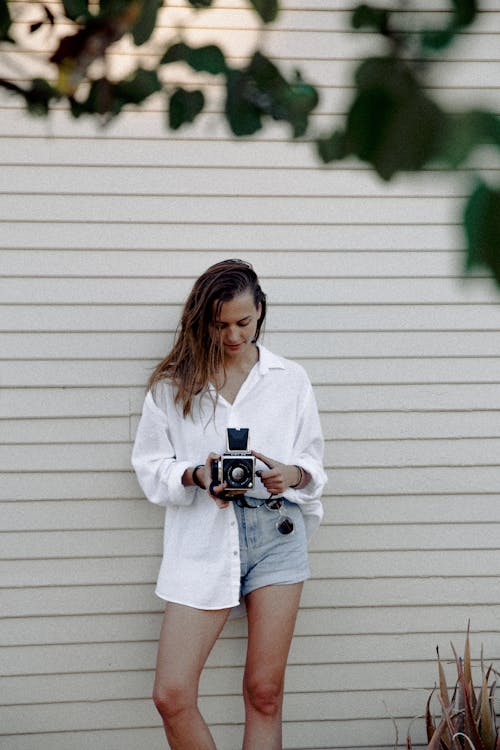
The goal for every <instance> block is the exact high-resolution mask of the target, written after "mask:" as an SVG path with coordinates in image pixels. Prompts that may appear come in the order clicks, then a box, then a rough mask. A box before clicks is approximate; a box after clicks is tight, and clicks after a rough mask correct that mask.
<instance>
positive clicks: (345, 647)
mask: <svg viewBox="0 0 500 750" xmlns="http://www.w3.org/2000/svg"><path fill="white" fill-rule="evenodd" d="M456 635H457V634H456V632H454V633H453V634H451V637H452V638H455V636H456ZM436 638H437V642H438V643H440V642H441V643H445V644H446V646H445V647H444V648H443V650H445V648H447V647H448V643H449V638H450V634H446V633H444V634H439V633H436V634H433V637H431V638H430V637H429V634H426V633H425V634H410V635H396V634H390V635H385V636H384V635H381V634H378V635H376V636H365V637H364V638H363V639H359V638H357V637H351V636H337V637H333V638H332V637H323V636H317V637H311V636H307V637H301V636H296V637H295V638H294V640H293V642H292V647H291V653H290V665H294V664H302V665H304V663H310V664H311V665H313V664H317V663H319V664H330V665H331V666H332V680H333V678H334V675H335V671H334V668H335V665H337V664H349V665H350V664H353V663H358V664H359V663H365V664H370V663H371V664H373V663H377V664H378V663H384V662H389V663H390V662H394V661H399V662H406V663H411V662H415V661H420V657H421V654H425V655H426V658H425V659H424V661H428V662H430V663H431V664H432V667H433V671H434V670H435V668H436V665H435V645H436ZM441 639H442V640H441ZM488 644H489V648H488V655H487V658H488V659H491V660H493V661H494V660H496V659H497V658H498V650H499V645H498V633H494V632H492V633H489V634H488ZM456 645H457V647H458V648H461V643H460V644H459V643H457V644H456ZM358 646H359V650H358V648H357V647H358ZM245 651H246V639H245V638H241V639H240V638H233V639H221V640H219V641H218V642H217V643H216V645H215V647H214V650H213V652H212V654H211V656H210V657H209V661H208V663H207V664H208V666H211V667H213V666H218V667H234V666H239V667H241V666H243V664H244V660H245ZM24 653H25V654H26V657H27V658H28V657H29V658H30V662H31V664H32V665H33V674H45V673H49V674H50V673H52V674H53V673H55V672H57V673H61V674H64V673H68V672H75V671H77V672H82V673H85V672H90V671H101V667H102V671H103V672H109V671H115V670H127V671H128V670H132V669H134V670H135V669H139V670H142V669H148V670H150V669H152V668H153V667H154V664H155V655H156V639H154V640H152V641H150V642H144V643H141V642H137V643H136V642H125V643H115V644H114V645H113V648H110V646H109V644H106V643H95V644H86V643H85V644H64V645H62V646H25V647H24ZM85 654H87V660H86V659H85ZM14 656H15V650H14V649H4V650H3V657H4V664H5V667H4V670H5V671H4V674H5V675H6V676H8V675H18V674H19V672H18V670H19V664H18V663H16V661H15V659H14V658H13V657H14ZM475 658H476V659H478V658H479V654H477V655H476V656H475ZM340 687H341V686H340V684H339V685H338V687H337V689H340ZM391 687H393V686H392V685H391Z"/></svg>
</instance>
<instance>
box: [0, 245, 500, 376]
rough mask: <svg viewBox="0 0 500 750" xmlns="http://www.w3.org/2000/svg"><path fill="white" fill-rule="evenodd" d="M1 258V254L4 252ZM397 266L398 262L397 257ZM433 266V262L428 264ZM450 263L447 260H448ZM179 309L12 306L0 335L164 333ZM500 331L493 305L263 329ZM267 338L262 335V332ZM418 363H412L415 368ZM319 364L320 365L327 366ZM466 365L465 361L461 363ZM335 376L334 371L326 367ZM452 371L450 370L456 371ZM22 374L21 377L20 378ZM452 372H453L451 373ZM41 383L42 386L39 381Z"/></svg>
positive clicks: (294, 309) (290, 314)
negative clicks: (116, 332)
mask: <svg viewBox="0 0 500 750" xmlns="http://www.w3.org/2000/svg"><path fill="white" fill-rule="evenodd" d="M4 254H5V253H4ZM395 261H396V262H397V258H396V259H395ZM431 262H432V260H431ZM446 262H448V263H449V262H450V260H449V259H448V261H446ZM181 312H182V306H181V305H168V304H158V305H116V306H114V305H77V304H75V305H36V304H35V305H29V304H24V305H22V304H21V305H12V306H5V307H4V308H3V309H2V310H1V316H2V317H1V321H0V326H1V330H3V331H12V332H14V331H165V332H166V331H168V332H173V331H174V330H175V328H176V326H177V323H178V320H179V318H180V316H181ZM436 323H439V330H440V331H445V330H450V331H454V330H459V331H467V330H471V331H475V332H479V331H481V332H482V331H485V330H495V331H498V330H500V309H499V307H498V306H494V305H474V306H473V307H471V306H470V305H460V304H456V305H437V304H436V305H415V306H413V307H406V306H404V305H356V304H355V303H354V302H353V304H351V305H337V304H331V305H327V304H325V305H321V306H314V305H295V306H292V305H284V304H282V305H272V307H271V308H270V309H269V310H268V312H267V316H266V326H265V327H266V330H267V331H273V332H275V331H310V330H315V331H322V330H326V331H384V330H390V331H399V330H411V331H419V330H424V331H425V330H435V329H436V327H437V326H436ZM264 335H265V334H264ZM418 361H419V360H418V359H417V358H415V359H414V362H413V364H414V367H416V363H417V362H418ZM329 364H330V363H329V361H328V360H327V361H326V362H325V361H323V362H322V363H321V365H320V366H321V367H328V366H329ZM464 364H465V363H464ZM330 367H331V369H332V372H331V376H332V377H333V375H334V372H335V371H334V369H333V367H332V366H331V365H330ZM454 369H455V368H453V370H454ZM21 374H22V373H19V375H21ZM450 374H451V373H450ZM42 382H44V383H45V382H46V381H45V380H43V381H42Z"/></svg>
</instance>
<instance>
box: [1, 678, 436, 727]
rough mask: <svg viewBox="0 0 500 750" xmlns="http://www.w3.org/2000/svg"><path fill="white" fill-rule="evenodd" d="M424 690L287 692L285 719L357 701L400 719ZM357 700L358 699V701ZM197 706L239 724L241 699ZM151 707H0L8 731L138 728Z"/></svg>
mask: <svg viewBox="0 0 500 750" xmlns="http://www.w3.org/2000/svg"><path fill="white" fill-rule="evenodd" d="M427 697H428V695H427V691H424V690H418V689H415V690H414V691H395V690H393V691H384V690H380V691H379V692H378V693H377V692H369V691H362V692H361V693H360V695H359V696H358V697H357V696H355V695H352V693H350V692H347V691H346V692H340V693H338V692H336V693H333V692H327V691H325V692H324V693H318V692H315V693H303V694H301V695H293V694H288V695H285V701H284V709H283V710H284V717H285V718H284V720H285V722H286V721H287V718H288V719H289V720H293V721H296V722H297V721H310V722H313V721H325V720H333V721H338V720H342V719H346V718H349V717H350V716H351V715H352V712H353V711H354V710H356V709H355V707H356V706H357V705H358V706H359V708H358V710H359V718H360V719H371V718H374V719H380V718H382V717H384V718H385V716H386V712H385V706H387V705H390V706H391V714H392V715H394V716H395V717H399V718H408V717H411V716H412V712H413V711H415V709H416V707H417V706H419V707H420V706H421V705H425V702H426V700H427ZM358 702H359V703H358ZM200 709H201V711H202V713H203V714H204V715H209V716H211V717H213V718H212V721H213V723H215V724H223V723H225V722H224V718H225V717H226V716H227V715H228V713H229V714H230V715H231V716H232V717H234V722H235V723H243V721H244V715H243V712H244V706H243V701H242V699H241V697H240V696H239V695H238V696H234V697H233V696H226V697H225V699H224V700H221V698H220V697H218V696H214V697H205V698H203V699H202V700H201V701H200ZM153 712H155V708H154V706H153V703H152V701H151V699H149V698H148V699H147V698H143V699H130V700H127V701H123V702H121V701H113V700H110V701H105V702H103V703H98V704H97V705H92V704H88V703H83V702H82V703H76V704H73V703H69V702H68V703H67V704H66V711H65V712H64V713H63V714H62V713H61V712H60V711H58V709H57V706H55V705H54V704H50V703H49V704H40V705H39V706H33V708H32V710H31V711H30V713H29V717H27V716H26V711H25V708H24V707H21V706H20V707H13V706H12V707H5V708H3V709H0V720H1V721H2V726H3V727H5V731H6V732H8V733H12V732H14V731H15V730H16V727H19V726H20V725H21V726H23V727H24V731H27V732H43V731H49V730H50V731H54V730H56V731H71V730H81V729H88V728H89V727H94V728H96V729H101V728H107V729H109V728H113V727H115V728H117V727H127V726H128V727H137V726H139V727H140V726H142V725H143V722H145V721H147V722H148V723H151V724H154V723H155V721H157V718H156V715H155V713H156V712H155V713H153Z"/></svg>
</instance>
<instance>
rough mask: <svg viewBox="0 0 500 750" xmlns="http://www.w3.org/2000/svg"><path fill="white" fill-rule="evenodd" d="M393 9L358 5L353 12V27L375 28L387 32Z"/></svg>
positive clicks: (383, 32)
mask: <svg viewBox="0 0 500 750" xmlns="http://www.w3.org/2000/svg"><path fill="white" fill-rule="evenodd" d="M390 15H391V11H390V10H388V9H386V8H373V7H372V6H371V5H366V4H363V5H358V7H357V8H355V9H354V13H353V14H352V19H351V24H352V27H353V29H362V28H369V29H375V31H378V32H379V33H380V34H384V35H385V34H387V31H388V27H389V16H390Z"/></svg>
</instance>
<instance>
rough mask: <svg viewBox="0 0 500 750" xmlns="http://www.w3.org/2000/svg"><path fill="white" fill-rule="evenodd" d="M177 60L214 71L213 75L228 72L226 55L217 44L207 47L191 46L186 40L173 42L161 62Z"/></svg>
mask: <svg viewBox="0 0 500 750" xmlns="http://www.w3.org/2000/svg"><path fill="white" fill-rule="evenodd" d="M176 62H185V63H187V65H189V66H190V67H191V68H192V69H193V70H196V71H198V72H205V73H212V75H218V74H220V73H226V72H227V65H226V60H225V58H224V55H223V53H222V52H221V50H220V49H219V47H216V45H215V44H209V45H207V46H205V47H189V46H188V45H187V44H184V42H179V43H178V44H173V45H172V46H171V47H169V49H168V50H167V51H166V52H165V54H164V55H163V57H162V59H161V60H160V63H161V64H162V65H166V64H168V63H176Z"/></svg>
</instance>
